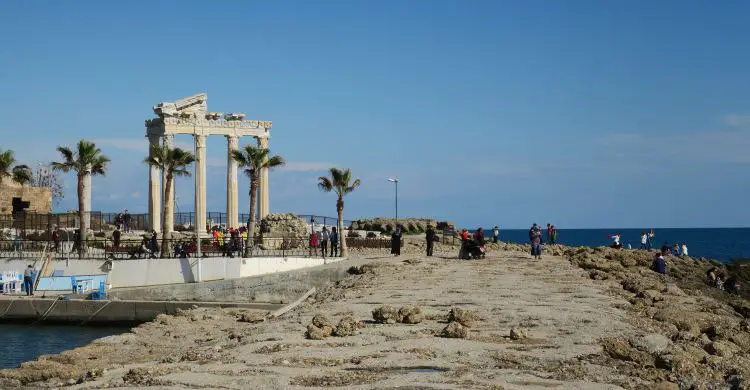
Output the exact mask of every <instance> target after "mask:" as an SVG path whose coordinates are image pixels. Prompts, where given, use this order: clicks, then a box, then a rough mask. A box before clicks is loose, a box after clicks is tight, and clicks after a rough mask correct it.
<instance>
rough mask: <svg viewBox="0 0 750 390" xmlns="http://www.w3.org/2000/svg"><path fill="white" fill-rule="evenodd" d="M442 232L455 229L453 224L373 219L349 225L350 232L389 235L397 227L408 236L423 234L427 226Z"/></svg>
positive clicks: (430, 221) (408, 219)
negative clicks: (359, 231) (364, 231)
mask: <svg viewBox="0 0 750 390" xmlns="http://www.w3.org/2000/svg"><path fill="white" fill-rule="evenodd" d="M428 225H432V227H433V228H435V229H437V230H439V231H442V230H443V228H455V224H454V223H453V222H449V221H438V220H435V219H430V218H399V219H393V218H375V219H359V220H356V221H354V222H352V224H351V229H352V230H366V231H376V232H381V233H390V232H393V231H394V230H396V227H397V226H402V227H403V229H404V231H405V232H406V233H409V234H417V233H424V232H425V231H426V230H427V226H428Z"/></svg>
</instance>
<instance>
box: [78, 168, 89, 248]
mask: <svg viewBox="0 0 750 390" xmlns="http://www.w3.org/2000/svg"><path fill="white" fill-rule="evenodd" d="M85 176H86V174H85V173H84V174H80V173H79V174H78V230H79V232H80V233H79V235H78V237H79V238H78V241H79V246H78V258H79V259H82V258H83V255H84V253H85V250H84V248H86V232H87V231H88V229H89V227H88V224H87V223H86V222H87V221H86V213H88V212H89V211H90V210H86V194H87V192H86V188H85V185H84V178H85ZM74 244H75V243H74Z"/></svg>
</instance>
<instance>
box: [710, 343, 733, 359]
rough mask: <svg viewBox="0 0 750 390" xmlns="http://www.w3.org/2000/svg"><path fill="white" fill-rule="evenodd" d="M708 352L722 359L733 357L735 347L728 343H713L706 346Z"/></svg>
mask: <svg viewBox="0 0 750 390" xmlns="http://www.w3.org/2000/svg"><path fill="white" fill-rule="evenodd" d="M705 350H706V352H708V353H710V354H711V355H715V356H721V357H732V356H733V355H734V350H735V348H733V345H732V344H731V343H729V342H726V341H713V342H711V343H708V344H706V347H705Z"/></svg>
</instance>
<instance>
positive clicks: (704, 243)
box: [485, 226, 750, 263]
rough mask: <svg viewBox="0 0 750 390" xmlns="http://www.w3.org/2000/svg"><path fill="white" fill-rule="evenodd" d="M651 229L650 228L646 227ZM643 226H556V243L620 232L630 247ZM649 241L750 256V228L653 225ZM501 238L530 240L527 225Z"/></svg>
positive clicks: (721, 256)
mask: <svg viewBox="0 0 750 390" xmlns="http://www.w3.org/2000/svg"><path fill="white" fill-rule="evenodd" d="M542 230H543V232H544V236H543V238H544V239H545V240H546V239H547V234H546V226H542ZM649 230H650V229H649ZM642 232H644V230H642V229H616V228H615V229H558V230H557V243H558V244H563V245H568V246H590V247H597V246H609V245H611V244H612V240H611V239H610V238H609V237H610V236H611V235H613V234H615V233H621V236H622V238H621V240H620V242H621V243H622V245H623V247H625V248H627V247H628V244H630V245H631V246H632V248H633V249H637V248H639V247H640V245H641V233H642ZM654 234H655V236H654V238H653V239H652V240H651V245H652V246H653V247H655V248H661V246H662V245H664V244H665V243H666V244H667V245H669V247H670V248H671V247H672V246H674V244H675V243H680V244H681V243H685V244H687V247H688V254H689V255H690V257H694V258H701V257H705V258H707V259H714V260H718V261H720V262H722V263H731V262H733V261H735V260H746V259H750V228H685V229H654ZM485 236H487V237H492V227H490V228H485ZM500 240H501V241H504V242H512V243H519V244H525V243H528V242H529V231H528V229H513V230H504V229H502V227H501V228H500Z"/></svg>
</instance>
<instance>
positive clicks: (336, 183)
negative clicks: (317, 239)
mask: <svg viewBox="0 0 750 390" xmlns="http://www.w3.org/2000/svg"><path fill="white" fill-rule="evenodd" d="M359 184H360V181H359V179H354V181H352V172H351V171H350V170H349V169H344V170H341V169H338V168H331V177H326V176H321V177H319V178H318V188H320V190H321V191H325V192H331V191H333V192H335V193H336V195H338V199H337V200H336V212H337V213H338V218H339V220H338V226H339V229H338V230H339V242H340V244H339V245H340V246H341V257H344V256H346V236H345V235H344V196H346V195H348V194H350V193H352V192H353V191H354V190H355V189H356V188H357V187H359Z"/></svg>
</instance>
